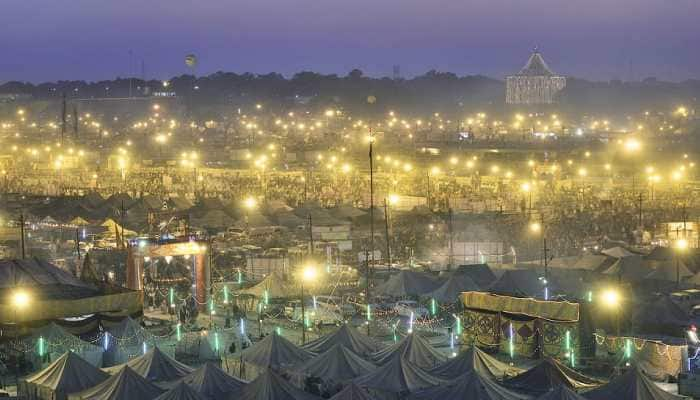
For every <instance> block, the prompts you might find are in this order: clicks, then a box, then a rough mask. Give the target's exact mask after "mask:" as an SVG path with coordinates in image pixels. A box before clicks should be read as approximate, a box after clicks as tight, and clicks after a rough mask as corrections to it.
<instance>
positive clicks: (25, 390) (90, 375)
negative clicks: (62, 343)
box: [18, 351, 109, 400]
mask: <svg viewBox="0 0 700 400" xmlns="http://www.w3.org/2000/svg"><path fill="white" fill-rule="evenodd" d="M107 378H109V375H108V374H107V373H105V372H102V371H100V370H99V369H98V368H97V367H94V366H93V365H91V364H90V363H88V362H87V361H85V360H83V359H82V358H80V357H79V356H78V355H76V354H75V353H72V352H70V351H68V352H66V353H64V354H63V355H62V356H61V357H59V358H58V359H56V361H54V362H53V363H52V364H51V365H49V366H48V367H46V368H45V369H43V370H42V371H39V372H37V373H36V374H34V375H32V376H30V377H28V378H26V379H25V380H23V381H20V383H19V387H18V393H19V397H21V398H25V399H30V400H34V399H42V400H63V399H65V398H66V397H67V395H68V394H69V393H74V392H79V391H81V390H85V389H88V388H91V387H93V386H95V385H97V384H99V383H101V382H103V381H104V380H106V379H107Z"/></svg>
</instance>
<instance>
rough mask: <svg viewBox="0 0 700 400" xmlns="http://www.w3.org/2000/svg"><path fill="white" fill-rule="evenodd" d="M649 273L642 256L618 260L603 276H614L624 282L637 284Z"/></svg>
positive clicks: (649, 270)
mask: <svg viewBox="0 0 700 400" xmlns="http://www.w3.org/2000/svg"><path fill="white" fill-rule="evenodd" d="M651 272H652V269H651V268H650V267H649V266H648V265H647V264H646V263H645V262H644V259H643V258H642V256H638V255H632V256H629V257H623V258H620V259H618V260H617V261H615V263H614V264H613V265H611V266H610V267H609V268H608V269H606V270H605V271H603V274H605V275H611V276H615V277H617V278H618V279H619V280H621V281H624V282H639V281H641V280H643V279H644V277H646V276H647V275H649V274H650V273H651Z"/></svg>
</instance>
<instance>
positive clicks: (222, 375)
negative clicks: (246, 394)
mask: <svg viewBox="0 0 700 400" xmlns="http://www.w3.org/2000/svg"><path fill="white" fill-rule="evenodd" d="M182 381H183V382H184V383H186V384H188V385H190V386H191V387H192V389H194V390H195V391H196V392H197V393H199V394H201V395H203V396H204V397H206V398H208V399H212V400H213V399H223V398H226V397H227V396H228V395H230V394H231V393H237V392H238V391H240V390H241V389H242V388H243V386H245V385H246V384H247V382H245V381H243V380H240V379H238V378H235V377H233V376H231V375H229V374H227V373H226V372H224V370H222V369H221V368H219V367H218V366H217V365H216V364H213V363H210V362H208V363H206V364H204V365H203V366H201V367H199V369H197V370H196V371H194V372H192V373H191V374H189V375H187V376H186V377H184V378H182Z"/></svg>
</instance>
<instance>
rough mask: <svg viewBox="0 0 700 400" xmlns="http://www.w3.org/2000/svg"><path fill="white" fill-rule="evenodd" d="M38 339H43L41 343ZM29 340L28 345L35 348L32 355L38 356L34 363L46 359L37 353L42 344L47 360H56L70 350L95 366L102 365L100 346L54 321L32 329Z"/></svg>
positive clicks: (38, 363) (37, 363) (39, 363)
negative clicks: (73, 333)
mask: <svg viewBox="0 0 700 400" xmlns="http://www.w3.org/2000/svg"><path fill="white" fill-rule="evenodd" d="M40 339H41V341H43V342H42V343H41V345H40V343H39V340H40ZM29 341H30V342H31V343H30V344H29V345H30V346H32V347H34V349H35V350H36V351H35V352H34V353H33V355H35V356H36V357H38V358H37V360H35V361H37V362H36V365H41V363H42V361H45V360H46V358H42V357H41V356H40V355H39V347H40V346H43V347H44V348H43V351H44V353H45V354H46V355H47V356H46V357H47V358H48V359H49V360H56V359H58V357H60V356H61V355H63V354H64V353H65V352H67V351H72V352H74V353H77V354H78V355H79V356H80V357H81V358H82V359H84V360H85V361H87V362H89V363H90V364H92V365H94V366H95V367H101V366H102V353H103V350H102V348H101V347H99V346H95V345H94V344H92V343H88V342H86V341H84V340H82V339H80V338H79V337H77V336H74V335H71V334H70V333H69V332H68V331H66V330H65V329H63V328H62V327H60V326H59V325H56V323H54V322H51V323H49V324H48V325H45V326H43V327H41V328H39V329H37V330H36V331H34V333H33V334H32V336H31V337H29ZM40 358H41V359H40Z"/></svg>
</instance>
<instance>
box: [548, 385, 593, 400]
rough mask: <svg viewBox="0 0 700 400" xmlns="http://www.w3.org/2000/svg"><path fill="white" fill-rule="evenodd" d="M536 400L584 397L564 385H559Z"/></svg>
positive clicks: (570, 399)
mask: <svg viewBox="0 0 700 400" xmlns="http://www.w3.org/2000/svg"><path fill="white" fill-rule="evenodd" d="M537 400H586V398H585V397H583V396H581V395H580V394H578V393H576V392H574V391H573V390H571V389H569V388H568V387H567V386H565V385H559V386H557V387H555V388H554V389H552V390H550V391H549V392H547V393H545V394H543V395H542V396H540V397H538V398H537Z"/></svg>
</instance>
